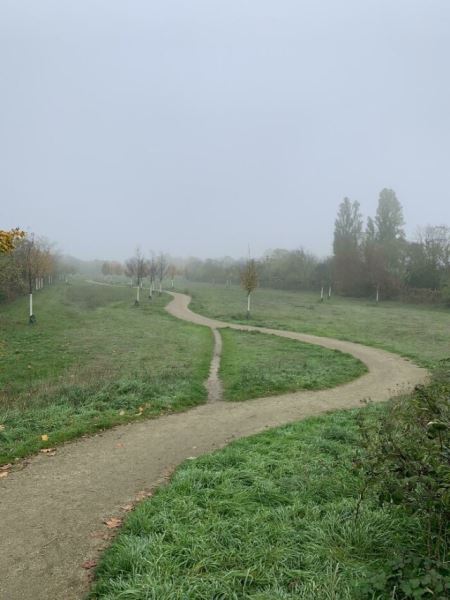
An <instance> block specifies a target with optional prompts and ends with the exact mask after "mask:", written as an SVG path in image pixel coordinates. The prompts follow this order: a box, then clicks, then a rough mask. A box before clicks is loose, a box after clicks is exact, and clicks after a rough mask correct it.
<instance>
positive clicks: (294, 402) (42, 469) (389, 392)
mask: <svg viewBox="0 0 450 600" xmlns="http://www.w3.org/2000/svg"><path fill="white" fill-rule="evenodd" d="M189 300H190V299H189V297H188V296H185V295H183V294H173V300H172V302H171V303H170V304H169V305H168V307H167V310H168V311H169V312H170V313H171V314H172V315H174V316H176V317H178V318H180V319H183V320H186V321H191V322H193V323H197V324H199V325H204V326H208V327H212V328H216V329H220V328H222V327H231V328H233V329H242V330H251V331H256V330H259V331H262V332H264V333H267V334H272V335H280V336H282V337H287V338H292V339H295V340H300V341H303V342H309V343H313V344H317V345H321V346H324V347H327V348H332V349H337V350H341V351H343V352H346V353H349V354H352V355H353V356H355V357H356V358H358V359H359V360H361V361H362V362H364V363H365V365H366V366H367V367H368V372H367V373H366V374H365V375H363V376H362V377H360V378H359V379H357V380H354V381H352V382H350V383H347V384H344V385H341V386H338V387H336V388H333V389H328V390H320V391H302V392H295V393H288V394H284V395H281V396H276V397H266V398H260V399H256V400H250V401H249V400H247V401H245V402H233V403H229V402H223V401H216V402H210V403H207V404H204V405H202V406H198V407H195V408H193V409H192V410H189V411H188V412H184V413H182V414H172V415H167V416H163V417H160V418H158V419H154V420H149V421H145V422H140V423H134V424H130V425H125V426H120V427H117V428H115V429H112V430H109V431H105V432H103V433H101V434H99V435H96V436H94V437H89V438H87V439H83V440H80V441H78V442H74V443H70V444H66V445H65V446H62V447H61V448H60V449H59V450H58V452H57V453H56V455H55V456H54V457H52V458H51V459H50V460H49V459H48V458H47V457H46V456H44V455H42V454H41V455H39V456H35V457H34V458H32V459H31V460H30V463H29V465H28V468H26V469H24V470H22V471H15V472H12V473H11V474H10V476H9V477H8V478H6V479H4V480H2V481H1V482H0V486H1V489H0V498H1V502H0V524H1V536H0V545H1V549H0V582H1V583H0V585H1V593H0V598H2V599H3V598H5V599H7V600H40V599H44V598H45V599H55V600H56V599H58V600H59V599H62V598H64V600H74V599H81V598H82V597H83V594H84V593H85V591H86V586H87V578H86V572H85V571H83V569H82V568H81V565H82V563H83V562H84V561H86V560H88V559H90V558H92V557H93V556H95V554H96V552H97V551H98V549H99V548H101V547H102V544H103V543H104V542H103V540H102V536H103V534H104V532H105V531H106V528H105V526H104V525H103V524H102V523H103V521H104V520H105V519H106V518H108V517H110V516H111V515H114V514H120V507H121V506H123V505H124V504H126V503H127V502H129V500H130V499H132V498H133V497H135V495H136V494H137V493H138V492H139V491H141V490H143V489H148V488H152V487H154V486H156V485H158V483H160V482H161V480H162V479H163V478H164V477H165V476H167V473H168V472H170V470H171V469H172V468H173V467H175V466H176V465H178V464H179V463H181V462H182V461H183V460H185V459H186V458H189V457H193V456H199V455H201V454H204V453H207V452H210V451H212V450H214V449H217V448H220V447H223V446H225V445H226V444H227V443H228V442H230V441H231V440H233V439H236V438H242V437H245V436H249V435H252V434H255V433H258V432H260V431H263V430H265V429H266V428H268V427H275V426H277V425H282V424H286V423H290V422H293V421H297V420H299V419H303V418H306V417H308V416H312V415H317V414H320V413H323V412H327V411H331V410H336V409H341V408H351V407H357V406H360V405H361V402H362V401H364V400H367V399H369V398H370V399H371V400H373V401H377V402H378V401H383V400H387V399H388V398H390V397H392V396H393V395H394V394H396V393H398V392H400V391H401V392H404V391H407V390H409V389H411V388H412V387H413V386H414V385H416V384H417V383H420V382H423V381H424V380H425V379H426V376H427V373H426V371H425V370H424V369H421V368H419V367H417V366H416V365H414V364H413V363H411V362H410V361H408V360H406V359H403V358H401V357H400V356H397V355H394V354H391V353H389V352H386V351H383V350H379V349H376V348H369V347H366V346H362V345H359V344H354V343H351V342H345V341H338V340H333V339H329V338H319V337H316V336H311V335H303V334H299V333H294V332H289V331H276V330H273V329H264V328H257V327H249V326H245V325H238V324H228V323H224V322H219V321H215V320H213V319H208V318H205V317H202V316H200V315H196V314H195V313H193V312H191V311H190V310H189V308H188V304H189Z"/></svg>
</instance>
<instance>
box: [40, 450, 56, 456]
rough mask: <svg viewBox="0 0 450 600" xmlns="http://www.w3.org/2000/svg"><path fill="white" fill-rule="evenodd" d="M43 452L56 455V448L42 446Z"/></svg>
mask: <svg viewBox="0 0 450 600" xmlns="http://www.w3.org/2000/svg"><path fill="white" fill-rule="evenodd" d="M41 452H42V454H46V455H47V456H55V454H56V448H42V449H41Z"/></svg>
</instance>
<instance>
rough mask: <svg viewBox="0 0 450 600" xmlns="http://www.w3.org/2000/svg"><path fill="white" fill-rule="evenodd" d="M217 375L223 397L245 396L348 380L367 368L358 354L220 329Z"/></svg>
mask: <svg viewBox="0 0 450 600" xmlns="http://www.w3.org/2000/svg"><path fill="white" fill-rule="evenodd" d="M221 334H222V339H223V355H222V362H221V367H220V378H221V379H222V382H223V387H224V396H225V399H226V400H247V399H248V398H256V397H260V396H269V395H272V394H281V393H283V392H291V391H295V390H318V389H324V388H330V387H334V386H336V385H340V384H342V383H346V382H347V381H350V380H351V379H354V378H356V377H358V376H360V375H362V374H363V373H365V372H366V371H367V369H366V367H365V366H364V365H363V364H362V363H361V362H360V361H359V360H357V359H356V358H353V356H350V355H349V354H344V353H342V352H338V351H336V350H329V349H327V348H322V347H320V346H313V345H311V344H306V343H302V342H298V341H296V340H291V339H287V338H280V337H276V336H272V335H265V334H262V333H259V332H252V333H248V332H242V331H234V330H232V329H222V330H221Z"/></svg>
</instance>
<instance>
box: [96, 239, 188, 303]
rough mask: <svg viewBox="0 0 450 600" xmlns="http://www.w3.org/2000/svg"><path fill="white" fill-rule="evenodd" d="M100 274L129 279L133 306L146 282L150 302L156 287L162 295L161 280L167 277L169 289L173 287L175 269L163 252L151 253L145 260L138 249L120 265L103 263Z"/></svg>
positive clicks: (109, 262) (138, 300)
mask: <svg viewBox="0 0 450 600" xmlns="http://www.w3.org/2000/svg"><path fill="white" fill-rule="evenodd" d="M101 270H102V274H103V275H105V276H108V275H125V276H126V277H129V278H130V282H131V285H133V284H135V285H136V300H135V305H136V306H137V305H139V302H140V292H141V289H142V288H143V286H144V282H145V281H146V280H147V282H148V297H149V299H150V300H151V299H152V297H153V294H154V293H155V291H156V288H157V287H158V292H159V294H162V284H163V280H164V279H165V278H166V277H167V276H169V277H170V280H171V287H172V288H173V287H174V278H175V275H176V273H177V268H176V267H175V265H174V264H173V263H169V259H168V256H167V255H166V254H164V253H163V252H160V253H159V254H158V255H156V254H155V253H154V252H152V253H151V255H150V258H146V257H145V255H144V254H143V253H142V252H141V249H140V248H137V249H136V252H135V255H134V256H132V257H131V258H129V259H128V260H127V261H125V264H124V265H122V264H121V263H120V262H116V261H105V262H104V263H103V265H102V269H101Z"/></svg>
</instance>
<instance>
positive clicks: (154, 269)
mask: <svg viewBox="0 0 450 600" xmlns="http://www.w3.org/2000/svg"><path fill="white" fill-rule="evenodd" d="M147 264H148V275H149V277H150V287H149V290H148V297H149V298H150V300H151V299H152V298H153V292H154V291H155V282H156V277H157V275H158V262H157V260H156V256H155V253H154V252H152V253H151V258H150V260H149V261H148V263H147Z"/></svg>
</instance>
